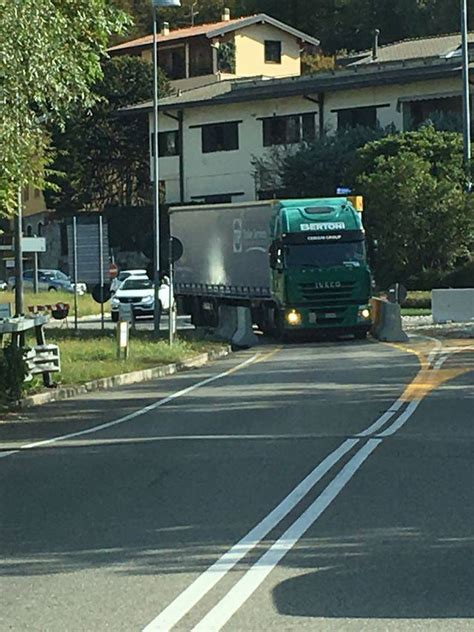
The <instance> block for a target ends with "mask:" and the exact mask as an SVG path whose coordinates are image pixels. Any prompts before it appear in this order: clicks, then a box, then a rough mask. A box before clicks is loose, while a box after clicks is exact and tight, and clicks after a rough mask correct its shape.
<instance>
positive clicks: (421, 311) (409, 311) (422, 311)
mask: <svg viewBox="0 0 474 632" xmlns="http://www.w3.org/2000/svg"><path fill="white" fill-rule="evenodd" d="M401 312H402V316H431V309H429V308H428V307H402V309H401Z"/></svg>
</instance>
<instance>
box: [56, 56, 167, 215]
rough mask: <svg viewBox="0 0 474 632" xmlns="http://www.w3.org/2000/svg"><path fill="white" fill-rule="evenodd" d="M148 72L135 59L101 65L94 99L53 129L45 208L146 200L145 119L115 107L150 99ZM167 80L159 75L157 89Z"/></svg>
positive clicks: (148, 196)
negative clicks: (50, 186) (51, 185)
mask: <svg viewBox="0 0 474 632" xmlns="http://www.w3.org/2000/svg"><path fill="white" fill-rule="evenodd" d="M152 91H153V71H152V66H151V64H150V63H149V62H147V61H144V60H142V59H140V58H138V57H115V58H113V59H111V60H108V61H106V62H105V63H104V64H103V78H102V79H101V80H100V81H98V82H97V83H96V84H95V85H94V92H95V93H96V94H97V95H98V97H99V99H98V101H97V102H96V103H95V104H94V105H93V106H92V107H91V108H88V109H86V110H85V109H83V108H80V107H78V108H77V109H76V111H75V112H74V113H73V114H72V115H71V117H70V119H69V120H68V122H67V124H66V126H65V127H64V128H60V127H56V128H55V129H54V131H53V136H52V138H53V146H54V148H55V150H56V153H57V157H56V159H55V161H54V163H53V165H52V169H53V170H54V172H55V175H54V176H53V177H52V178H51V179H52V180H53V182H54V183H55V185H56V187H55V189H52V190H51V189H50V190H47V191H46V200H47V204H48V207H50V208H54V209H56V211H57V212H58V213H60V214H71V213H74V212H77V211H80V210H84V209H90V210H99V211H103V210H105V209H106V208H108V207H111V206H115V207H124V206H127V207H129V206H141V205H144V204H147V203H149V202H151V194H150V160H149V140H148V138H149V137H148V117H147V115H146V114H143V115H142V116H136V115H133V116H130V115H126V114H123V113H121V112H120V109H121V108H124V107H125V106H127V105H132V104H134V103H139V102H142V101H146V100H149V99H151V98H152ZM168 91H169V84H168V82H167V81H166V79H165V78H164V76H163V75H161V76H160V92H161V94H166V93H167V92H168Z"/></svg>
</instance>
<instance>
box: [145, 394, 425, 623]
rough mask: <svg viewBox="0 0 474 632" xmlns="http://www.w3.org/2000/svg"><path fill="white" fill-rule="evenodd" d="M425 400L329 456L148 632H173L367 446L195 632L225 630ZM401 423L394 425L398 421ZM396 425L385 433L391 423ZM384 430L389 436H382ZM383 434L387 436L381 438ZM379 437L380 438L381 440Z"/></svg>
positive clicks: (388, 415) (398, 408)
mask: <svg viewBox="0 0 474 632" xmlns="http://www.w3.org/2000/svg"><path fill="white" fill-rule="evenodd" d="M419 403H420V400H414V401H412V402H410V403H407V402H405V401H404V400H402V399H401V398H400V399H398V400H397V401H396V402H395V403H394V404H392V406H391V407H390V408H389V409H388V410H387V412H385V413H384V414H383V415H382V416H381V417H379V419H377V420H376V421H375V422H374V423H373V424H372V425H371V426H369V427H368V428H366V429H365V430H364V431H362V432H360V433H359V434H358V435H356V436H355V437H354V438H351V439H346V441H344V442H343V443H342V444H341V445H340V446H339V447H338V448H337V449H336V450H334V452H332V453H331V454H329V455H328V456H327V457H326V458H325V459H324V460H323V461H322V462H321V463H320V464H319V465H318V466H317V467H315V468H314V470H313V471H312V472H310V474H308V476H306V478H305V479H304V480H302V481H301V483H299V484H298V485H297V486H296V487H295V488H294V489H293V491H292V492H290V493H289V494H288V496H286V498H284V499H283V500H282V501H281V503H280V504H279V505H278V506H277V507H275V509H273V511H272V512H271V513H269V514H268V515H267V516H266V517H265V518H264V519H263V520H262V521H261V522H259V524H257V525H256V526H255V527H254V528H253V529H252V530H251V531H249V533H247V535H246V536H244V537H243V538H242V539H241V540H240V541H239V542H237V544H235V545H234V546H233V547H232V548H231V549H229V550H228V551H227V552H226V553H224V555H222V556H221V557H220V558H219V559H218V560H217V561H216V562H215V563H214V564H213V565H212V566H210V567H209V568H208V569H207V570H206V571H205V572H204V573H202V575H200V576H199V577H198V578H197V579H196V580H195V581H194V582H193V583H192V584H191V585H190V586H188V588H186V589H185V590H184V591H183V592H182V593H181V594H180V595H178V597H177V598H176V599H175V600H174V601H173V602H172V603H171V604H170V605H169V606H168V607H167V608H165V609H164V610H163V612H161V614H160V615H158V616H157V617H156V619H154V620H153V621H152V622H151V623H149V624H148V625H147V626H146V627H145V628H144V631H145V632H155V631H158V630H161V631H163V630H170V629H171V628H172V627H173V626H175V625H176V624H177V623H178V622H179V621H180V620H181V619H182V618H183V617H184V616H185V615H186V614H187V613H188V612H189V611H190V610H191V609H192V608H193V607H194V606H195V605H196V604H197V603H198V602H199V601H200V600H201V599H202V598H203V597H204V596H205V595H206V594H207V593H208V592H209V591H210V590H211V589H212V588H213V587H214V586H215V585H216V584H217V583H218V582H219V581H220V580H221V579H222V578H223V577H224V576H225V575H226V574H227V573H228V572H229V571H230V570H231V569H232V568H233V567H234V566H235V565H236V564H237V563H238V562H240V561H241V560H242V559H243V558H244V557H245V556H246V555H247V554H248V553H249V552H250V551H251V550H252V549H254V548H255V547H256V546H257V545H258V544H259V543H260V542H261V541H262V540H263V539H264V538H265V537H266V536H267V535H268V534H269V533H270V531H272V530H273V529H274V528H275V527H276V526H277V525H278V524H279V523H280V522H281V521H282V520H283V519H284V518H285V517H286V516H287V515H288V514H289V513H290V512H291V511H292V510H293V509H294V508H295V507H296V506H297V505H298V504H299V503H300V501H301V500H302V499H303V498H304V497H305V496H307V494H309V492H311V490H312V489H313V488H314V487H315V485H316V484H317V483H318V482H319V481H320V480H321V479H322V478H323V476H325V475H326V474H327V473H328V472H329V471H330V470H331V469H332V468H333V467H335V466H336V465H337V464H338V463H340V462H341V461H342V460H343V459H344V457H345V456H346V455H347V454H348V453H349V452H350V451H351V450H353V449H354V448H355V447H356V446H357V445H359V444H361V443H363V445H362V446H361V447H360V448H359V449H358V450H357V452H356V453H355V454H354V455H353V456H352V457H351V458H350V459H349V461H347V463H345V465H344V466H343V467H342V468H341V470H340V471H339V472H338V473H337V474H336V476H335V477H334V478H333V480H332V481H331V482H330V483H329V484H328V485H327V487H326V488H325V489H324V490H323V491H322V492H321V493H320V494H319V496H318V497H317V498H316V500H315V501H314V502H313V503H312V504H311V505H310V506H309V507H308V508H307V509H306V510H305V511H304V512H303V513H302V514H301V516H300V517H299V518H297V519H296V520H295V521H294V522H293V524H292V525H291V526H290V527H289V528H288V529H287V530H286V531H285V532H284V533H283V535H282V536H281V537H280V538H279V539H278V540H277V541H276V542H275V543H274V544H273V545H272V546H271V547H270V548H269V549H268V550H267V551H266V552H265V553H264V554H263V555H262V556H261V557H260V558H259V559H258V560H257V562H255V563H254V564H253V565H252V566H251V567H250V568H249V570H248V571H247V572H246V573H245V575H244V576H243V577H242V578H241V579H240V580H239V581H238V582H237V583H236V584H235V585H234V586H233V587H232V588H231V590H230V591H229V592H228V593H227V594H226V595H225V596H224V597H223V598H222V599H221V601H219V603H218V604H217V605H216V606H215V607H214V608H213V609H212V610H210V611H209V613H208V614H207V615H206V616H205V617H204V618H203V619H202V620H201V621H200V622H199V623H198V624H197V625H196V626H195V627H194V628H193V631H194V632H210V631H211V630H212V631H214V630H220V629H221V628H222V627H223V626H224V625H225V624H226V623H227V621H228V620H229V619H230V618H231V617H232V616H233V615H234V614H235V613H236V612H237V610H238V609H239V608H240V607H241V606H242V604H243V603H244V602H245V601H246V600H247V599H248V598H249V597H250V596H251V595H252V593H253V592H254V591H255V590H256V589H257V588H258V587H259V586H260V584H261V583H262V582H263V581H264V580H265V578H266V577H267V576H268V575H269V574H270V572H271V571H272V570H273V569H274V568H275V566H276V565H277V564H278V563H279V562H280V561H281V560H282V559H283V557H284V556H285V555H286V554H287V553H288V552H289V551H290V550H291V549H292V548H293V546H294V545H295V544H296V543H297V542H298V540H299V539H300V538H301V537H302V536H303V535H304V534H305V533H306V531H307V530H308V529H309V528H310V527H311V525H313V524H314V523H315V522H316V520H317V519H318V518H319V517H320V516H321V514H322V513H323V512H324V510H325V509H327V507H329V505H330V504H331V503H332V502H333V500H335V498H337V496H338V495H339V494H340V492H341V491H342V490H343V489H344V487H345V486H346V485H347V483H348V482H349V481H350V480H351V478H352V477H353V476H354V475H355V473H356V472H357V471H358V469H359V468H360V467H361V466H362V464H363V463H364V462H365V461H366V459H367V458H368V457H369V456H370V455H371V454H372V452H373V451H374V450H375V449H376V448H377V447H378V446H379V445H380V444H381V443H382V441H383V438H384V437H388V436H391V435H393V434H394V433H395V432H397V431H398V430H400V428H401V427H402V426H403V425H404V424H405V423H406V422H407V421H408V419H409V418H410V417H411V416H412V415H413V413H414V412H415V410H416V409H417V407H418V405H419ZM394 417H396V418H395V420H393V418H394ZM391 420H393V421H392V423H391V424H390V425H389V426H387V427H385V426H386V425H387V423H388V422H389V421H391ZM382 428H383V430H382ZM379 430H382V431H381V432H379ZM375 433H377V434H375Z"/></svg>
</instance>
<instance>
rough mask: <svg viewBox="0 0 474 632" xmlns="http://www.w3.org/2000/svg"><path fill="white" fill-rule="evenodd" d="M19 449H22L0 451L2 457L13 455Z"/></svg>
mask: <svg viewBox="0 0 474 632" xmlns="http://www.w3.org/2000/svg"><path fill="white" fill-rule="evenodd" d="M19 451H20V450H9V451H8V452H0V459H3V458H5V457H7V456H11V455H12V454H17V453H18V452H19Z"/></svg>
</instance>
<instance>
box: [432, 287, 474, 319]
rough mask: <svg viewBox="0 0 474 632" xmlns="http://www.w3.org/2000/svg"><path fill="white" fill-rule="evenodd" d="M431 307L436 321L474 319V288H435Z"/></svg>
mask: <svg viewBox="0 0 474 632" xmlns="http://www.w3.org/2000/svg"><path fill="white" fill-rule="evenodd" d="M431 309H432V313H433V322H434V323H446V322H448V321H451V322H454V323H465V322H468V321H470V320H474V289H470V288H466V289H452V290H433V292H432V294H431Z"/></svg>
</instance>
